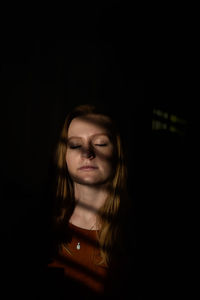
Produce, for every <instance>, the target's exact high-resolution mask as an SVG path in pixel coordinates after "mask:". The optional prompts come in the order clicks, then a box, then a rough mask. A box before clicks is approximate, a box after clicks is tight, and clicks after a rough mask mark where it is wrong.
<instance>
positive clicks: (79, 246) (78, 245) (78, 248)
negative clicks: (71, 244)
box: [76, 223, 96, 250]
mask: <svg viewBox="0 0 200 300" xmlns="http://www.w3.org/2000/svg"><path fill="white" fill-rule="evenodd" d="M95 225H96V223H95V224H93V225H92V227H91V228H90V229H87V230H92V228H93V227H94V226H95ZM76 249H77V250H80V249H81V243H80V242H78V243H77V245H76Z"/></svg>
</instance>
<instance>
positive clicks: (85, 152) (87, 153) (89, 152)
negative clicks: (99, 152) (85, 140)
mask: <svg viewBox="0 0 200 300" xmlns="http://www.w3.org/2000/svg"><path fill="white" fill-rule="evenodd" d="M82 156H83V157H84V158H89V159H92V158H94V157H95V152H94V150H93V149H92V147H85V148H83V149H82Z"/></svg>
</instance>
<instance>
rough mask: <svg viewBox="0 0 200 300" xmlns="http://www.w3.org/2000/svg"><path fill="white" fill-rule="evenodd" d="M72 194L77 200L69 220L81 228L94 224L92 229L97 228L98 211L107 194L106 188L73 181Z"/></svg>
mask: <svg viewBox="0 0 200 300" xmlns="http://www.w3.org/2000/svg"><path fill="white" fill-rule="evenodd" d="M74 195H75V199H76V201H77V202H76V206H75V209H74V212H73V214H72V216H71V218H70V222H71V223H73V224H74V225H77V226H80V227H83V228H88V229H89V228H91V227H92V226H94V227H95V228H94V229H97V227H99V225H97V216H98V211H99V209H100V208H101V207H102V206H103V204H104V203H105V201H106V198H107V196H108V191H107V190H106V188H105V187H102V186H98V187H96V186H95V187H94V186H86V185H81V184H77V183H75V184H74Z"/></svg>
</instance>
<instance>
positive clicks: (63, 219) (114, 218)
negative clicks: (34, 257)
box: [54, 104, 128, 265]
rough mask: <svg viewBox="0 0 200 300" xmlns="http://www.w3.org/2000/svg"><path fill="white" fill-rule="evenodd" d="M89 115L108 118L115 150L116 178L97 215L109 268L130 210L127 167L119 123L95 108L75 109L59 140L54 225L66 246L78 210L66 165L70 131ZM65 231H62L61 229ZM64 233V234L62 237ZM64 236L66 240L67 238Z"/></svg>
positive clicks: (101, 247)
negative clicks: (79, 120)
mask: <svg viewBox="0 0 200 300" xmlns="http://www.w3.org/2000/svg"><path fill="white" fill-rule="evenodd" d="M89 114H98V115H103V116H106V117H107V118H108V120H109V122H108V124H107V126H108V127H107V128H108V130H109V132H110V134H111V136H112V138H113V144H114V149H115V160H114V173H113V174H114V175H113V177H112V179H111V182H110V185H109V186H110V188H109V191H108V197H107V199H106V201H105V203H104V205H103V206H102V207H101V209H100V210H99V212H98V217H99V221H100V224H101V228H100V230H99V233H98V241H99V246H100V249H101V250H100V251H101V258H102V260H101V263H103V264H106V265H109V263H110V262H111V260H112V257H113V256H114V255H115V254H116V251H119V249H120V246H121V245H122V240H121V238H122V235H121V222H122V219H123V218H124V212H125V211H126V209H127V208H128V207H127V205H128V193H127V168H126V161H125V157H124V151H123V145H122V139H121V136H120V133H119V130H118V128H117V126H116V122H115V121H114V120H113V118H112V117H111V116H110V115H109V114H108V113H105V112H104V111H102V109H99V108H97V107H95V106H93V105H89V104H85V105H79V106H77V107H75V108H74V109H73V110H72V111H71V112H70V113H69V114H68V115H67V117H66V119H65V121H64V125H63V128H62V130H61V134H60V138H59V141H58V143H57V147H56V150H55V166H56V173H57V175H56V189H55V194H56V201H55V209H54V214H55V215H54V220H55V225H56V226H57V228H59V230H58V231H60V232H61V231H62V234H61V235H60V240H59V242H58V243H63V242H64V239H65V237H66V236H65V235H66V233H67V224H68V221H69V219H70V217H71V215H72V213H73V209H74V207H75V198H74V189H73V183H72V180H71V178H70V176H69V173H68V170H67V164H66V159H65V157H66V151H67V139H68V128H69V125H70V123H71V121H72V120H73V119H74V118H75V117H87V115H89ZM61 228H62V230H61ZM63 233H64V234H63ZM64 236H65V237H64Z"/></svg>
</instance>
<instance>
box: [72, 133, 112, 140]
mask: <svg viewBox="0 0 200 300" xmlns="http://www.w3.org/2000/svg"><path fill="white" fill-rule="evenodd" d="M99 135H105V136H107V137H108V138H110V136H109V134H108V133H105V132H104V133H96V134H92V135H91V136H90V137H96V136H99ZM73 138H79V139H82V137H81V136H70V137H69V138H68V141H69V140H71V139H73Z"/></svg>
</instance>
